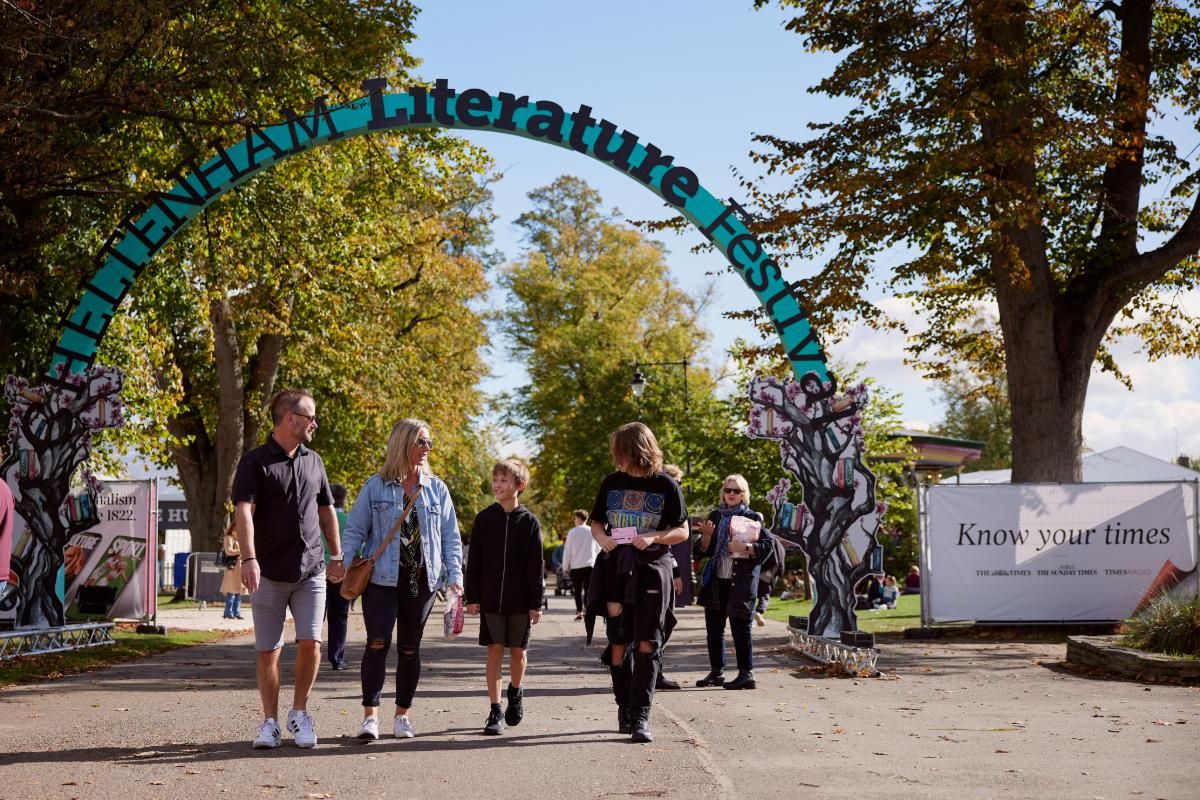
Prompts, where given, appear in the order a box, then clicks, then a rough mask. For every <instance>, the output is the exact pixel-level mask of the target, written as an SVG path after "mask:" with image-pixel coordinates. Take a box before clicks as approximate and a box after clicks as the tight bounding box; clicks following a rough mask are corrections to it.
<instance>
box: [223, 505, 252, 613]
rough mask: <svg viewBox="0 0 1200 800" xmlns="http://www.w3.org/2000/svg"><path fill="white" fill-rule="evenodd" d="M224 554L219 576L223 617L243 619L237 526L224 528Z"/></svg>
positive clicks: (240, 562)
mask: <svg viewBox="0 0 1200 800" xmlns="http://www.w3.org/2000/svg"><path fill="white" fill-rule="evenodd" d="M221 554H222V555H224V556H225V574H224V575H223V576H221V593H222V594H224V595H225V619H245V617H243V616H242V592H244V591H246V587H245V586H243V585H242V548H241V547H240V546H239V545H238V540H237V527H236V526H234V525H230V526H229V527H228V528H226V529H225V541H224V542H223V543H222V545H221Z"/></svg>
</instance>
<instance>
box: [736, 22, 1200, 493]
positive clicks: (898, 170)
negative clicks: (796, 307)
mask: <svg viewBox="0 0 1200 800" xmlns="http://www.w3.org/2000/svg"><path fill="white" fill-rule="evenodd" d="M767 3H768V0H756V6H759V7H761V6H764V5H767ZM779 3H780V5H781V6H782V7H783V8H785V9H794V10H796V11H797V15H796V16H795V17H794V18H792V19H791V20H790V21H789V22H788V23H787V27H788V28H789V29H790V30H792V31H794V32H795V33H797V34H799V35H800V36H801V38H802V40H803V44H804V46H805V47H807V48H810V49H813V50H829V51H832V52H835V53H837V54H838V55H839V56H840V60H839V61H838V63H837V65H836V67H834V69H833V71H832V73H831V74H830V75H829V76H828V77H826V78H825V79H824V80H822V81H821V82H820V83H818V84H817V85H816V86H815V87H814V88H813V89H812V91H814V92H817V93H821V94H825V95H828V96H830V97H834V98H839V99H842V101H843V102H848V103H849V104H850V105H851V108H850V110H849V112H848V113H847V114H846V115H845V117H844V118H842V119H841V120H839V121H836V122H830V123H826V124H821V125H816V126H813V128H814V131H815V135H814V136H813V137H812V138H810V139H807V140H804V141H795V140H793V139H791V138H786V137H781V136H770V135H767V136H761V137H758V142H759V143H760V144H762V145H765V150H764V152H761V153H759V154H758V156H757V157H758V158H759V159H760V160H761V163H763V164H764V165H765V166H766V169H767V171H768V173H782V174H784V175H787V176H789V177H788V180H789V181H790V185H788V186H787V187H786V188H784V189H783V190H782V191H774V192H772V191H768V190H767V189H765V188H760V189H759V190H758V191H756V197H757V199H758V200H759V201H760V202H761V205H762V206H763V208H764V209H765V210H766V213H767V217H768V219H767V220H766V221H765V222H764V223H763V225H762V227H761V228H760V232H761V233H762V234H763V236H764V238H765V239H766V240H767V241H768V242H769V244H770V245H771V246H772V247H773V248H774V249H775V251H776V252H778V253H781V254H784V255H786V256H790V257H792V258H813V259H818V258H819V259H822V260H823V261H824V264H823V266H822V267H821V268H820V269H819V270H818V271H817V272H816V273H815V274H813V275H811V276H810V277H807V278H803V279H801V280H800V281H799V288H800V290H801V291H802V293H803V294H804V296H805V297H806V298H807V302H808V305H809V308H810V311H811V312H812V315H813V317H814V319H815V322H816V325H817V327H818V330H821V329H822V328H824V329H826V330H831V331H833V330H836V329H837V326H838V324H839V323H845V322H846V321H847V320H848V319H851V318H854V317H864V318H866V319H868V320H870V321H872V322H874V323H875V324H888V323H887V321H885V320H880V319H879V316H878V311H877V310H876V309H875V308H874V307H872V306H870V304H869V303H868V302H867V299H866V298H867V296H868V293H869V292H871V291H875V290H877V289H878V288H879V287H881V286H882V287H883V288H884V289H886V290H890V291H898V292H901V293H902V294H904V295H906V296H908V297H910V298H911V299H912V300H913V302H914V303H915V304H916V305H917V306H918V307H920V308H921V309H922V310H923V311H924V312H925V313H926V314H927V316H928V320H927V321H928V323H929V327H928V329H927V330H926V331H925V332H924V333H922V334H919V335H917V336H916V337H915V338H914V340H913V341H912V343H911V348H910V350H911V352H912V353H913V355H914V358H915V359H916V360H917V361H918V362H921V363H927V364H928V363H930V362H936V361H937V360H938V359H939V358H947V357H948V358H954V357H955V352H956V347H957V345H959V344H960V343H961V341H962V339H961V337H960V336H959V325H960V323H962V322H964V321H966V320H968V319H969V318H970V316H971V315H972V314H973V313H974V309H975V308H976V304H977V302H978V301H979V300H980V299H991V300H994V301H995V303H996V306H997V308H998V310H999V321H1000V329H1001V332H1002V335H1003V344H1004V353H1005V356H1006V362H1007V375H1008V378H1007V384H1008V388H1007V392H1008V397H1009V402H1010V405H1011V407H1012V430H1013V439H1012V455H1013V479H1014V480H1017V481H1072V480H1078V479H1079V478H1080V461H1079V459H1080V450H1081V446H1082V416H1083V407H1084V401H1085V398H1086V394H1087V387H1088V380H1089V377H1090V374H1091V370H1092V367H1093V364H1094V363H1096V362H1097V361H1098V362H1099V363H1100V365H1101V366H1102V367H1103V368H1106V369H1116V365H1114V364H1113V362H1112V359H1111V358H1110V357H1109V355H1108V351H1107V349H1106V342H1108V341H1109V339H1110V338H1111V337H1112V336H1113V335H1114V333H1116V332H1117V331H1118V330H1127V331H1130V332H1134V333H1138V334H1141V335H1143V336H1145V337H1146V339H1147V340H1148V341H1149V342H1150V343H1151V345H1152V350H1151V353H1152V355H1153V354H1155V353H1159V354H1161V353H1163V352H1171V351H1174V352H1183V353H1189V354H1191V353H1196V352H1198V350H1200V348H1198V344H1197V342H1198V337H1197V335H1196V333H1197V330H1198V329H1200V320H1197V319H1196V318H1195V317H1189V316H1186V315H1184V314H1183V313H1182V312H1181V311H1180V309H1178V308H1176V307H1174V305H1173V303H1174V293H1175V292H1177V291H1178V290H1180V289H1183V288H1188V287H1194V286H1196V285H1197V283H1198V281H1200V269H1198V265H1197V261H1196V258H1195V255H1196V253H1197V250H1198V249H1200V193H1198V192H1197V183H1198V179H1200V173H1197V171H1196V170H1195V169H1194V168H1193V166H1192V165H1191V164H1190V163H1189V162H1188V161H1187V160H1186V157H1185V156H1181V155H1180V153H1179V151H1178V150H1177V149H1176V146H1175V144H1174V143H1173V142H1172V141H1171V140H1170V138H1168V137H1167V136H1166V135H1164V134H1163V133H1161V132H1159V131H1156V129H1155V126H1154V123H1157V122H1159V121H1162V120H1164V119H1168V118H1171V117H1175V116H1177V115H1178V116H1184V117H1186V118H1187V119H1188V124H1189V125H1190V126H1195V125H1196V124H1197V123H1196V117H1197V113H1198V112H1200V92H1197V91H1196V89H1197V82H1196V79H1195V75H1196V74H1197V70H1198V69H1200V15H1198V14H1197V13H1196V12H1195V10H1194V9H1193V7H1192V4H1190V3H1180V2H1169V1H1168V0H1124V1H1123V2H1104V3H1100V2H1082V1H1081V0H1050V2H1045V3H1038V4H1034V3H1030V2H1028V1H1027V0H923V1H922V2H910V3H893V2H883V1H882V0H865V1H864V0H779ZM1150 185H1156V186H1157V187H1159V188H1158V189H1157V190H1156V191H1155V192H1154V193H1153V194H1151V193H1149V192H1144V191H1143V189H1144V188H1146V187H1148V186H1150ZM884 251H888V252H889V254H890V255H889V260H898V261H899V263H898V265H897V266H895V267H894V268H893V269H892V270H891V274H890V275H880V274H879V273H880V269H879V256H880V255H881V253H883V252H884ZM1134 311H1139V312H1143V313H1142V314H1140V315H1139V318H1140V319H1144V320H1145V322H1138V323H1137V324H1129V325H1124V326H1123V327H1121V326H1117V327H1114V321H1115V320H1117V319H1118V318H1119V317H1123V316H1124V317H1129V316H1130V315H1131V314H1132V312H1134Z"/></svg>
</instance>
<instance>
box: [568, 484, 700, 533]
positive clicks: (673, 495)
mask: <svg viewBox="0 0 1200 800" xmlns="http://www.w3.org/2000/svg"><path fill="white" fill-rule="evenodd" d="M592 519H593V520H595V521H596V522H602V523H604V529H605V530H606V531H609V532H611V531H612V529H613V528H628V527H634V528H637V531H638V533H650V532H653V531H665V530H669V529H671V528H674V527H677V526H679V525H682V524H683V523H684V520H686V519H687V507H686V506H685V505H684V502H683V492H682V491H680V489H679V484H677V483H675V481H673V480H671V478H670V477H669V476H667V475H666V474H665V473H662V472H660V473H658V474H657V475H650V476H648V477H645V478H635V477H633V476H632V475H628V474H626V473H624V472H611V473H609V474H608V475H607V476H606V477H605V478H604V480H603V481H602V482H601V484H600V491H599V492H597V493H596V502H595V504H594V505H593V506H592Z"/></svg>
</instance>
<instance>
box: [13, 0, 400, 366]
mask: <svg viewBox="0 0 1200 800" xmlns="http://www.w3.org/2000/svg"><path fill="white" fill-rule="evenodd" d="M416 13H417V10H416V8H415V6H413V5H412V3H411V2H409V0H362V1H361V2H354V3H347V2H344V0H298V1H296V2H292V1H286V2H285V0H263V2H255V3H246V2H244V1H243V0H106V1H105V2H78V1H77V0H18V1H16V2H3V3H0V152H3V153H4V158H2V159H0V314H2V315H3V317H4V319H5V325H4V326H2V327H0V374H3V373H5V372H10V373H14V374H17V375H26V376H30V377H32V376H33V375H36V374H37V373H39V372H41V371H42V370H44V369H45V368H46V361H47V358H48V353H49V349H50V346H51V345H52V344H53V342H54V339H55V337H56V336H57V334H58V333H59V330H60V327H59V322H60V320H61V319H62V316H63V314H64V313H65V312H66V311H68V310H69V309H70V307H71V306H72V305H73V303H74V301H75V299H76V288H77V286H78V284H79V282H80V280H81V278H83V277H84V276H86V275H87V274H89V273H90V271H91V270H92V268H93V265H92V258H93V256H94V254H95V252H96V250H97V249H98V246H99V243H100V241H101V240H102V239H103V237H104V236H105V235H106V234H107V233H108V232H109V231H110V230H112V228H113V226H114V225H115V224H116V223H117V221H118V220H119V219H120V216H121V214H122V213H124V212H125V211H126V210H127V209H128V207H129V206H130V205H131V204H132V203H133V202H134V200H135V199H136V198H137V197H140V196H141V195H142V194H143V193H144V192H145V190H146V186H145V185H144V183H140V182H135V181H131V179H130V176H132V175H139V176H140V175H152V176H160V175H165V174H166V173H167V171H168V169H169V168H171V167H172V166H174V165H175V164H177V163H179V162H180V161H182V160H184V159H185V158H196V157H199V156H201V155H204V154H207V153H208V152H209V151H210V148H209V147H208V144H207V143H208V142H210V141H212V140H213V139H219V138H222V137H228V138H240V137H241V136H242V135H244V130H243V129H242V127H241V123H242V122H244V121H251V122H255V123H263V122H269V121H274V120H277V119H278V118H279V117H280V114H281V112H280V109H281V108H284V107H286V108H294V109H299V108H301V107H302V106H305V105H307V104H308V103H309V102H310V100H311V98H312V97H313V96H315V95H318V94H328V95H329V96H330V97H329V101H330V102H335V101H340V100H346V99H350V98H352V97H357V96H360V95H361V94H362V92H361V90H360V89H359V88H358V87H359V82H360V81H361V80H362V79H363V78H364V77H367V76H370V75H381V74H387V75H393V76H400V75H402V74H403V72H402V71H403V70H405V69H407V68H409V67H412V66H413V65H414V64H415V61H414V59H413V57H412V56H411V55H409V54H408V52H407V51H406V49H405V45H406V43H407V42H408V41H410V40H411V39H412V32H411V28H412V22H413V19H414V18H415V15H416Z"/></svg>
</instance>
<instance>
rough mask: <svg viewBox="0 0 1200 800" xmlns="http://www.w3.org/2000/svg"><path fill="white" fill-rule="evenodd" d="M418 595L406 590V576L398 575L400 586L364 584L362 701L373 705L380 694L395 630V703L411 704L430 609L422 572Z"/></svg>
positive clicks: (429, 592)
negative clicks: (365, 633) (365, 629)
mask: <svg viewBox="0 0 1200 800" xmlns="http://www.w3.org/2000/svg"><path fill="white" fill-rule="evenodd" d="M417 587H418V588H417V596H416V597H410V596H409V593H408V578H407V576H406V575H404V574H401V575H400V588H397V587H395V586H378V585H376V584H374V583H368V584H367V590H366V591H365V592H363V596H362V610H363V622H364V623H365V624H366V627H367V647H366V650H364V651H363V660H362V670H361V675H362V704H363V705H364V706H370V707H372V708H374V707H375V706H378V705H379V698H380V697H381V696H382V695H383V682H384V680H385V679H386V678H387V657H388V648H389V647H390V645H391V643H392V631H393V629H395V631H396V653H397V656H398V662H397V664H396V705H398V706H399V707H400V708H411V707H412V701H413V695H414V694H416V691H417V682H418V681H419V680H421V636H422V634H424V632H425V621H426V620H427V619H429V612H430V611H432V610H433V601H434V597H435V595H434V592H433V590H431V589H430V588H429V584H428V582H427V581H426V580H425V576H424V575H421V576H420V577H419V579H418V581H417Z"/></svg>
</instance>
